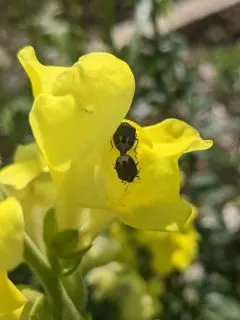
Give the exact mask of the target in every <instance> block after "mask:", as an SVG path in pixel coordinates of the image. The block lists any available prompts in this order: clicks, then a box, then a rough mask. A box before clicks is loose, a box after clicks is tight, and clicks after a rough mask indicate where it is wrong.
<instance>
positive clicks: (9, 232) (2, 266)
mask: <svg viewBox="0 0 240 320" xmlns="http://www.w3.org/2000/svg"><path fill="white" fill-rule="evenodd" d="M0 226H1V228H0V255H1V259H0V270H1V271H5V270H10V269H13V268H14V267H16V266H17V265H18V264H19V263H20V262H21V261H22V257H23V233H24V221H23V213H22V209H21V206H20V204H19V203H18V201H17V200H16V199H15V198H13V197H10V198H8V199H6V200H4V201H3V202H0Z"/></svg>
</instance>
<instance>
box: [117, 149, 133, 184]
mask: <svg viewBox="0 0 240 320" xmlns="http://www.w3.org/2000/svg"><path fill="white" fill-rule="evenodd" d="M114 169H115V170H116V171H117V175H118V178H119V179H121V180H122V181H123V182H133V180H134V179H135V178H136V177H137V176H138V169H137V164H136V163H135V162H134V160H133V158H131V157H130V156H129V155H127V154H125V155H121V156H119V157H118V158H117V160H116V163H115V167H114Z"/></svg>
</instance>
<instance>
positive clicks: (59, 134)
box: [30, 53, 134, 207]
mask: <svg viewBox="0 0 240 320" xmlns="http://www.w3.org/2000/svg"><path fill="white" fill-rule="evenodd" d="M133 93H134V78H133V75H132V73H131V70H130V68H129V67H128V65H127V64H126V63H125V62H123V61H121V60H119V59H117V58H116V57H114V56H113V55H111V54H107V53H92V54H88V55H86V56H83V57H81V58H80V59H79V61H78V62H77V63H76V64H75V65H74V66H73V67H72V68H69V69H68V70H67V71H65V72H64V73H62V74H60V75H59V77H57V78H56V80H55V82H54V84H53V89H52V94H42V95H40V96H39V97H38V98H37V99H36V101H35V103H34V106H33V109H32V111H31V114H30V123H31V126H32V130H33V133H34V136H35V138H36V141H37V144H38V145H39V147H40V149H41V152H42V154H43V155H44V158H45V159H46V160H47V164H48V166H49V167H50V169H51V171H52V173H53V175H54V176H55V178H56V175H57V178H56V179H57V181H58V182H59V181H60V183H62V181H63V180H64V185H65V188H66V189H68V190H70V189H71V193H74V194H73V195H72V196H73V197H74V198H75V200H77V201H79V200H81V199H82V197H84V196H85V195H86V199H82V202H84V207H88V204H89V206H90V205H92V201H94V199H96V200H95V202H96V204H95V206H100V207H101V206H102V203H100V202H101V200H99V202H98V199H97V197H91V198H90V200H89V197H88V191H91V190H92V186H93V183H92V181H93V179H94V177H93V175H94V170H95V164H96V159H98V158H99V157H100V154H101V153H102V150H103V148H104V147H105V145H106V144H107V143H109V140H110V137H111V136H112V135H113V133H114V131H115V130H116V128H117V126H118V124H119V123H120V122H121V120H122V119H123V117H124V116H125V115H126V113H127V111H128V109H129V107H130V105H131V101H132V98H133ZM67 171H69V173H68V176H67V177H66V176H65V173H66V172H67ZM63 177H64V178H63ZM79 194H81V195H82V197H79ZM100 198H101V197H100ZM87 202H89V203H87Z"/></svg>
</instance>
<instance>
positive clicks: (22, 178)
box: [0, 160, 42, 190]
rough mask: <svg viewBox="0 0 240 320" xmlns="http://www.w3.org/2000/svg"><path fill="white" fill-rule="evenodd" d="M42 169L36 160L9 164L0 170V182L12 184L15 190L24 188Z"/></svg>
mask: <svg viewBox="0 0 240 320" xmlns="http://www.w3.org/2000/svg"><path fill="white" fill-rule="evenodd" d="M41 171H42V168H41V166H40V165H39V162H38V160H28V161H23V162H19V163H14V164H10V165H9V166H6V167H5V168H3V169H1V170H0V183H2V184H5V185H9V186H13V187H14V188H15V189H16V190H21V189H23V188H25V187H26V186H27V185H28V184H29V183H30V182H31V181H32V180H33V179H34V178H36V177H37V176H38V175H39V174H40V173H41Z"/></svg>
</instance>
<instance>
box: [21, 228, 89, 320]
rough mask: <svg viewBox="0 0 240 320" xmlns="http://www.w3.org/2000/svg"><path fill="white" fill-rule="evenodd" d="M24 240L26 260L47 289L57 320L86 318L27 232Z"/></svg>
mask: <svg viewBox="0 0 240 320" xmlns="http://www.w3.org/2000/svg"><path fill="white" fill-rule="evenodd" d="M24 241H25V249H24V258H25V261H26V262H27V263H28V264H29V266H30V267H31V268H32V270H33V271H34V273H35V274H36V275H37V276H38V278H39V280H40V281H41V283H42V285H43V287H44V289H45V290H46V293H47V294H48V296H49V299H50V303H51V305H52V308H53V313H54V317H55V318H56V319H57V320H61V319H68V320H84V318H83V317H82V316H81V315H80V314H79V312H78V311H77V309H76V308H75V306H74V304H73V302H72V300H71V299H70V298H69V296H68V294H67V292H66V290H65V288H64V286H63V284H62V282H61V280H60V279H59V277H58V276H57V275H56V274H54V273H53V271H52V269H51V267H50V265H49V264H48V262H47V261H46V260H45V258H44V257H43V255H42V253H41V252H40V251H39V249H38V248H37V247H36V246H35V244H34V243H33V242H32V240H31V239H30V237H29V236H28V235H27V234H26V233H25V237H24ZM63 315H64V316H63Z"/></svg>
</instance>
